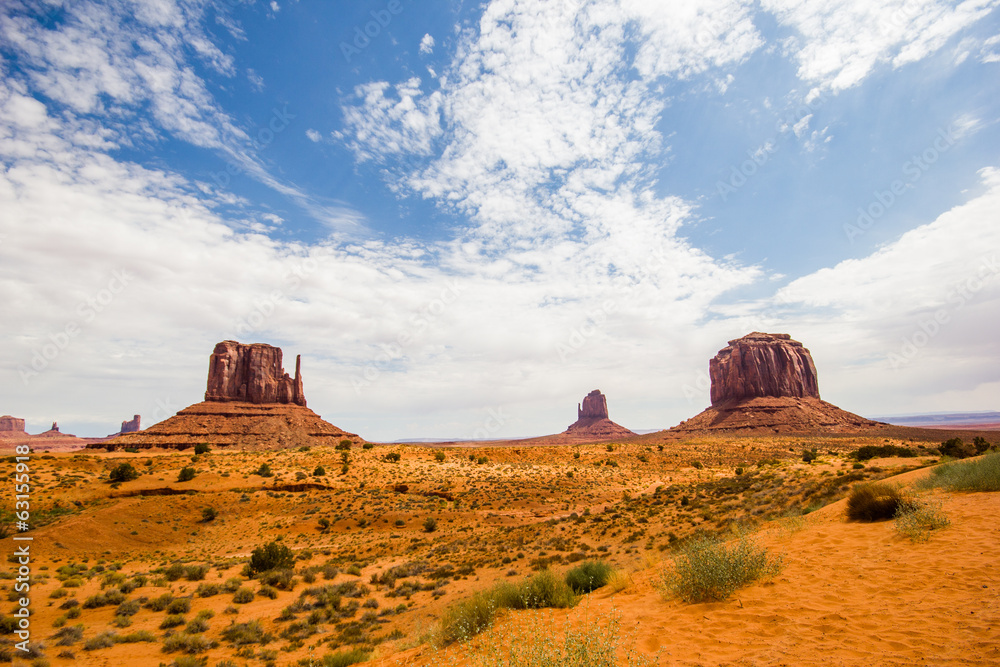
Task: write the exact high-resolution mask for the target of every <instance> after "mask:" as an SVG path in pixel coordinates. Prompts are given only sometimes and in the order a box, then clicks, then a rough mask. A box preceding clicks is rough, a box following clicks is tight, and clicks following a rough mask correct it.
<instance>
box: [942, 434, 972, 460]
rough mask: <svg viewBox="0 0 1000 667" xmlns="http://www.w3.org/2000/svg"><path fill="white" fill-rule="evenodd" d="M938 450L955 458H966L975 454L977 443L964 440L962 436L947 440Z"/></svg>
mask: <svg viewBox="0 0 1000 667" xmlns="http://www.w3.org/2000/svg"><path fill="white" fill-rule="evenodd" d="M938 451H940V452H941V454H942V455H944V456H950V457H951V458H953V459H964V458H966V457H969V456H975V454H976V447H975V445H971V444H967V443H965V442H962V439H961V438H951V439H949V440H945V441H944V442H942V443H941V446H940V447H938Z"/></svg>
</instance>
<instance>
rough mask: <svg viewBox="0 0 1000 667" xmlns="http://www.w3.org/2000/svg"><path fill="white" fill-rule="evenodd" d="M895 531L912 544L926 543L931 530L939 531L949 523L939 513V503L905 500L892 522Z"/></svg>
mask: <svg viewBox="0 0 1000 667" xmlns="http://www.w3.org/2000/svg"><path fill="white" fill-rule="evenodd" d="M893 523H894V524H895V528H896V531H897V532H898V533H900V534H902V535H905V536H906V537H908V538H910V540H912V541H913V542H926V541H927V540H929V539H930V536H931V531H932V530H940V529H942V528H947V527H948V526H949V525H951V521H950V520H949V519H948V517H946V516H945V515H944V512H942V511H941V503H940V501H934V500H926V499H921V500H918V499H916V498H907V499H906V500H904V501H903V502H902V503H900V506H899V509H898V510H897V511H896V517H895V520H894V522H893Z"/></svg>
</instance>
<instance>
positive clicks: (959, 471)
mask: <svg viewBox="0 0 1000 667" xmlns="http://www.w3.org/2000/svg"><path fill="white" fill-rule="evenodd" d="M917 486H919V487H921V488H932V487H941V488H944V489H948V490H949V491H1000V452H991V453H989V454H986V455H985V456H983V457H982V458H979V459H976V460H974V461H959V462H955V463H945V464H942V465H939V466H936V467H934V468H932V469H931V474H930V476H928V477H927V478H925V479H923V480H921V481H920V482H918V484H917Z"/></svg>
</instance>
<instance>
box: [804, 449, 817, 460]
mask: <svg viewBox="0 0 1000 667" xmlns="http://www.w3.org/2000/svg"><path fill="white" fill-rule="evenodd" d="M818 457H819V453H818V452H817V451H816V450H815V449H803V450H802V460H803V461H804V462H806V463H812V462H813V461H815V460H816V459H817V458H818Z"/></svg>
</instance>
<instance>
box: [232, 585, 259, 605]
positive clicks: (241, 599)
mask: <svg viewBox="0 0 1000 667" xmlns="http://www.w3.org/2000/svg"><path fill="white" fill-rule="evenodd" d="M253 598H254V593H253V590H251V589H249V588H246V587H243V588H240V589H239V590H238V591H236V592H235V593H234V594H233V602H235V603H236V604H246V603H248V602H253Z"/></svg>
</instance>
